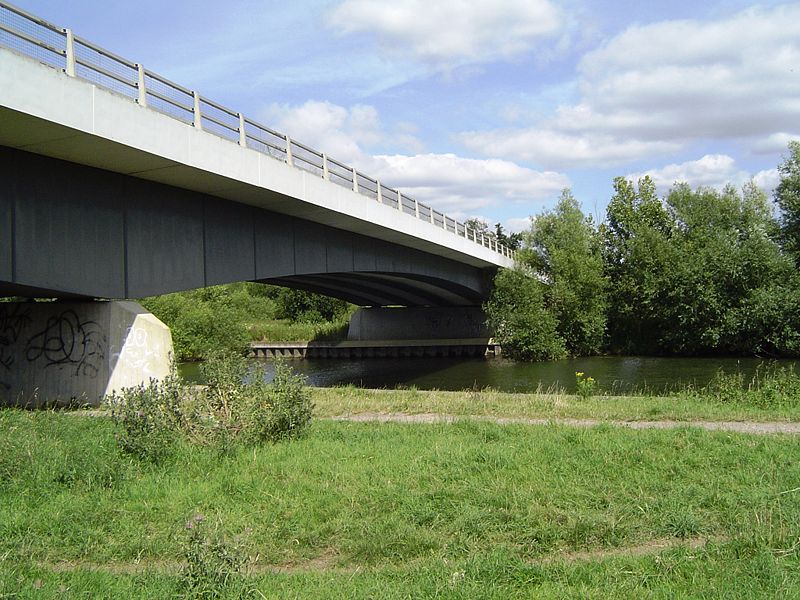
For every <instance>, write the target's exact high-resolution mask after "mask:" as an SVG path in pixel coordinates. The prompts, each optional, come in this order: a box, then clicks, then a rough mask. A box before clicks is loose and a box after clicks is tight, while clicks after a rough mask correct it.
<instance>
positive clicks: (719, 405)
mask: <svg viewBox="0 0 800 600" xmlns="http://www.w3.org/2000/svg"><path fill="white" fill-rule="evenodd" d="M313 394H314V402H315V403H316V407H317V414H318V415H319V416H323V417H333V416H340V415H350V414H360V413H406V414H421V413H437V414H446V415H453V416H459V417H464V416H477V417H507V418H520V419H600V420H622V421H625V420H634V421H648V420H659V419H669V420H676V421H687V422H691V421H786V422H798V421H800V395H798V396H797V397H795V396H794V395H792V396H791V397H788V396H784V397H783V399H782V400H781V399H777V400H775V401H773V402H769V403H762V404H760V403H758V402H750V401H748V398H743V399H742V401H724V400H719V399H716V398H714V397H712V396H703V395H692V394H689V393H676V394H671V395H666V396H594V397H592V398H589V399H582V398H580V397H578V396H576V395H574V394H566V393H561V392H557V391H546V392H544V393H538V394H518V393H506V392H497V391H493V390H475V391H462V392H448V391H428V390H416V389H411V390H369V389H360V388H355V387H340V388H314V390H313Z"/></svg>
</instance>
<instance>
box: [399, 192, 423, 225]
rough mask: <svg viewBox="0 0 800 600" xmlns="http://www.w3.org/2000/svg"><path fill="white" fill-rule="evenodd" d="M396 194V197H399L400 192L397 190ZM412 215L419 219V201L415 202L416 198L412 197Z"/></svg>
mask: <svg viewBox="0 0 800 600" xmlns="http://www.w3.org/2000/svg"><path fill="white" fill-rule="evenodd" d="M397 194H398V198H399V197H400V196H399V194H400V192H397ZM414 215H415V216H416V217H417V218H418V219H419V202H417V199H416V198H414Z"/></svg>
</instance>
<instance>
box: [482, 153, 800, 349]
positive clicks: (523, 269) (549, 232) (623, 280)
mask: <svg viewBox="0 0 800 600" xmlns="http://www.w3.org/2000/svg"><path fill="white" fill-rule="evenodd" d="M778 170H779V173H780V184H779V185H778V187H777V188H776V189H775V191H774V196H773V198H772V200H771V199H770V198H769V197H767V196H766V195H765V193H764V192H763V191H762V190H761V189H759V188H758V187H757V186H756V185H755V184H753V183H749V184H746V185H745V186H744V188H743V189H742V190H741V191H739V190H737V189H735V188H734V187H732V186H728V187H726V188H725V189H723V190H722V191H717V190H714V189H710V188H699V189H695V190H692V189H691V188H690V187H689V186H687V185H686V184H676V185H675V186H674V187H673V188H672V189H671V190H670V192H669V193H668V194H667V196H666V197H665V198H659V197H658V195H657V194H656V188H655V185H654V183H653V181H652V180H651V179H650V178H649V177H644V178H642V179H640V180H639V181H638V184H634V183H633V182H631V181H628V180H626V179H625V178H622V177H618V178H616V179H615V180H614V191H615V193H614V196H613V197H612V198H611V201H610V202H609V204H608V209H607V212H606V218H605V221H604V222H602V223H599V224H598V223H595V222H594V221H593V219H592V218H591V217H587V216H585V215H584V214H583V213H582V212H581V209H580V207H579V205H578V202H577V201H576V200H575V198H573V196H572V194H571V193H570V191H569V190H565V191H564V192H563V193H562V196H561V199H560V201H559V203H558V205H557V206H556V208H555V209H553V210H551V211H547V212H544V213H542V214H540V215H538V216H537V217H535V218H533V219H532V220H531V227H530V229H529V230H528V231H526V232H524V233H523V236H522V238H523V243H522V249H521V250H520V252H519V256H520V267H519V268H518V269H515V270H511V269H507V270H503V271H501V272H500V273H499V274H498V276H497V278H496V280H495V289H494V292H493V294H492V297H491V299H490V300H489V302H488V303H487V305H486V309H487V314H488V315H489V320H490V324H491V325H492V326H493V327H494V329H495V331H496V332H497V337H498V338H499V341H500V342H501V343H502V344H503V349H504V353H506V354H507V355H510V356H511V357H512V358H516V359H520V360H548V359H554V358H560V357H564V356H568V355H572V356H581V355H590V354H598V353H603V352H610V353H631V354H656V355H683V356H692V355H712V354H727V355H759V356H765V357H791V356H800V142H792V143H790V144H789V154H788V156H787V157H786V158H785V159H784V161H783V162H782V164H781V165H780V166H779V167H778ZM773 201H774V202H773Z"/></svg>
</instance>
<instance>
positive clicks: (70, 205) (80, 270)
mask: <svg viewBox="0 0 800 600" xmlns="http://www.w3.org/2000/svg"><path fill="white" fill-rule="evenodd" d="M492 274H493V270H492V269H488V270H487V269H481V268H478V267H475V266H472V265H467V264H463V263H460V262H457V261H454V260H451V259H447V258H442V257H439V256H436V255H433V254H430V253H427V252H422V251H419V250H415V249H413V248H409V247H406V246H402V245H399V244H396V243H391V242H386V241H383V240H379V239H375V238H371V237H367V236H364V235H360V234H357V233H353V232H348V231H343V230H341V229H336V228H333V227H329V226H325V225H321V224H319V223H316V222H312V221H308V220H305V219H301V218H298V217H292V216H288V215H283V214H278V213H275V212H271V211H268V210H265V209H261V208H258V207H254V206H249V205H244V204H239V203H236V202H232V201H229V200H223V199H220V198H217V197H214V196H211V195H207V194H202V193H199V192H193V191H190V190H186V189H181V188H176V187H171V186H168V185H164V184H160V183H155V182H152V181H145V180H142V179H138V178H136V177H131V176H126V175H121V174H117V173H111V172H108V171H104V170H100V169H95V168H92V167H87V166H83V165H78V164H75V163H70V162H66V161H63V160H58V159H54V158H47V157H43V156H39V155H36V154H31V153H28V152H24V151H21V150H17V149H12V148H7V147H2V146H0V296H11V295H14V296H26V297H83V298H141V297H145V296H151V295H157V294H164V293H168V292H174V291H180V290H186V289H193V288H198V287H204V286H209V285H217V284H223V283H231V282H235V281H262V282H264V283H271V284H275V285H282V286H287V287H294V288H298V289H305V290H309V291H314V292H319V293H323V294H327V295H330V296H334V297H338V298H342V299H344V300H347V301H349V302H352V303H354V304H359V305H362V306H390V305H401V306H475V305H478V304H480V303H481V302H482V301H483V300H485V298H486V297H487V294H488V290H489V283H490V279H491V275H492Z"/></svg>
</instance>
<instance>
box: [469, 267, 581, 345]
mask: <svg viewBox="0 0 800 600" xmlns="http://www.w3.org/2000/svg"><path fill="white" fill-rule="evenodd" d="M545 288H546V286H545V284H543V283H542V282H541V281H539V280H538V279H536V278H535V277H531V276H530V275H528V274H526V273H524V272H522V271H519V270H516V269H501V270H500V271H499V272H498V273H497V276H496V277H495V279H494V287H493V288H492V293H491V296H490V297H489V300H488V302H486V304H485V305H484V310H485V311H486V316H487V319H488V323H489V326H490V327H491V328H492V329H493V330H494V332H495V338H496V339H497V341H499V342H500V344H501V345H502V346H503V353H504V354H505V355H507V356H508V357H510V358H513V359H514V360H522V361H536V360H553V359H557V358H563V357H564V356H565V355H566V349H565V348H564V342H563V340H562V339H561V337H560V336H559V335H558V333H557V331H556V327H557V325H558V322H557V320H556V318H555V316H554V315H553V313H552V311H550V310H548V308H547V307H546V306H545Z"/></svg>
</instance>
